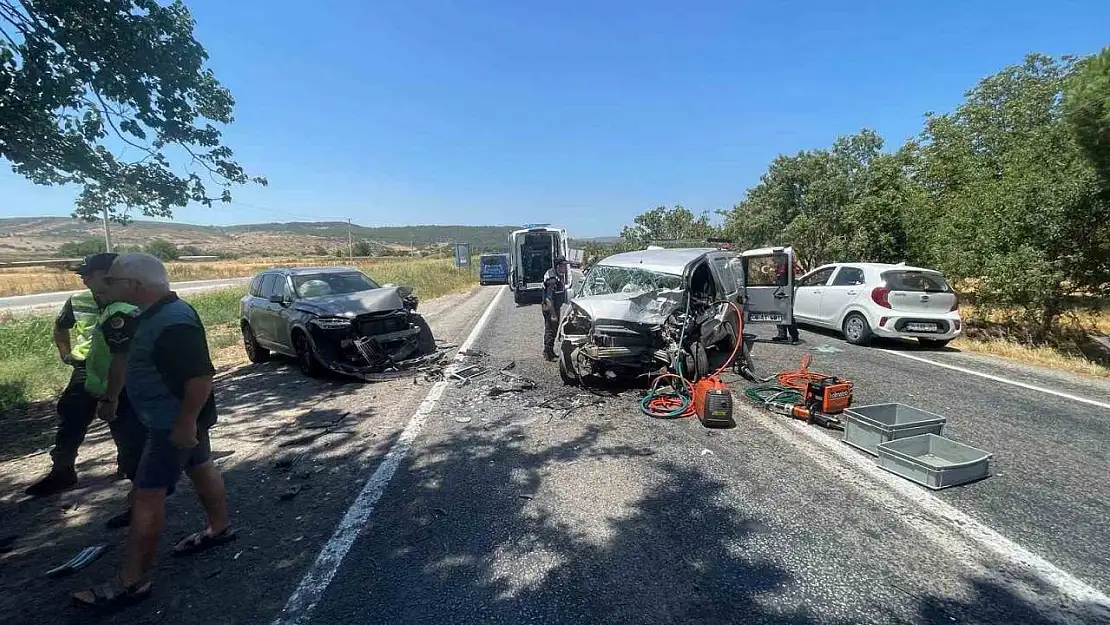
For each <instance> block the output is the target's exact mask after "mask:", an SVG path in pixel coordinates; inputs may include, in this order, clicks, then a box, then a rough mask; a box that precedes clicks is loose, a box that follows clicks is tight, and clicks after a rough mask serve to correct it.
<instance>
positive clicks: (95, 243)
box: [58, 237, 105, 258]
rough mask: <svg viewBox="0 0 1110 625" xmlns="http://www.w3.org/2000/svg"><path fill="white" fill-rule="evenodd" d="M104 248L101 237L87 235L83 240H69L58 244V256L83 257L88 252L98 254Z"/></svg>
mask: <svg viewBox="0 0 1110 625" xmlns="http://www.w3.org/2000/svg"><path fill="white" fill-rule="evenodd" d="M104 249H105V246H104V239H103V238H102V237H89V238H88V239H85V240H84V241H70V242H69V243H63V244H61V245H60V246H58V256H61V257H63V258H83V257H85V256H88V255H89V254H99V253H100V252H103V251H104Z"/></svg>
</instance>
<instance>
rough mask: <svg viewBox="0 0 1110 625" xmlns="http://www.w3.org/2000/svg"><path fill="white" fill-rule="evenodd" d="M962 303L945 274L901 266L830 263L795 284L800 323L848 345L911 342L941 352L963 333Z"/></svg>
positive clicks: (796, 309)
mask: <svg viewBox="0 0 1110 625" xmlns="http://www.w3.org/2000/svg"><path fill="white" fill-rule="evenodd" d="M959 307H960V300H959V297H958V296H957V294H956V292H955V291H953V290H952V287H951V286H949V284H948V281H947V280H945V279H944V275H943V274H942V273H941V272H939V271H936V270H933V269H923V268H921V267H910V266H907V265H905V264H898V265H889V264H882V263H834V264H830V265H822V266H821V267H818V268H817V269H814V270H813V271H811V272H809V273H807V274H806V275H804V276H802V277H801V278H799V279H798V282H797V289H796V291H795V294H794V318H795V319H796V320H797V321H798V323H801V324H805V325H811V326H818V327H822V328H829V329H833V330H839V331H841V332H843V333H844V337H845V338H846V339H847V340H848V342H849V343H852V344H855V345H865V344H867V343H868V342H870V340H871V338H872V337H875V336H880V337H886V338H912V339H917V341H918V342H919V343H921V345H922V346H924V347H932V348H940V347H944V346H945V345H947V344H948V342H949V341H951V340H952V339H954V338H956V337H957V336H959V334H960V332H961V330H962V325H963V324H962V323H961V320H960V312H959Z"/></svg>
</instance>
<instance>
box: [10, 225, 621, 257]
mask: <svg viewBox="0 0 1110 625" xmlns="http://www.w3.org/2000/svg"><path fill="white" fill-rule="evenodd" d="M517 228H520V226H452V225H445V226H439V225H431V226H387V227H377V228H375V227H369V226H360V225H357V224H354V225H352V226H351V236H352V237H353V238H354V240H355V241H367V242H369V243H372V244H375V245H377V246H383V247H389V248H394V249H405V248H408V247H409V246H415V247H417V248H425V247H428V246H432V245H436V244H450V243H454V242H459V243H470V246H471V249H472V250H473V251H475V252H478V251H503V250H504V249H505V245H506V239H507V238H508V234H509V233H510V232H512V231H513V230H515V229H517ZM103 232H104V231H103V227H102V226H101V224H100V222H86V221H80V220H76V219H70V218H68V217H6V218H0V260H19V259H38V258H49V257H52V256H55V255H56V253H57V250H58V248H59V247H60V246H61V245H62V244H64V243H69V242H74V241H82V240H84V239H88V238H92V237H101V236H103ZM152 239H165V240H167V241H170V242H171V243H174V244H175V245H177V246H178V247H185V246H191V247H193V248H197V249H200V250H203V251H205V252H207V253H212V254H231V255H238V256H289V255H302V254H311V253H315V252H319V251H324V252H326V253H329V254H330V253H333V252H334V251H335V250H336V249H344V250H345V249H346V247H347V223H346V222H335V221H319V222H288V223H277V222H275V223H263V224H246V225H238V226H198V225H194V224H186V223H179V222H165V221H149V220H137V221H133V222H131V223H130V224H128V225H126V226H121V225H119V224H112V240H113V242H115V243H117V244H118V245H125V246H137V245H145V244H147V243H149V242H150V241H151V240H152ZM607 239H608V238H606V239H599V241H604V240H607Z"/></svg>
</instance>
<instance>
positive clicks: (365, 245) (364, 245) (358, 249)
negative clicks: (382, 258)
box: [352, 241, 374, 256]
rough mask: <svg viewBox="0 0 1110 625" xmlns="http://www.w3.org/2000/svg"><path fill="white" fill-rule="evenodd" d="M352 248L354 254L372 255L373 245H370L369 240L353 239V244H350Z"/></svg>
mask: <svg viewBox="0 0 1110 625" xmlns="http://www.w3.org/2000/svg"><path fill="white" fill-rule="evenodd" d="M352 250H353V251H354V255H355V256H373V255H374V246H373V245H371V244H370V242H369V241H355V244H354V246H352Z"/></svg>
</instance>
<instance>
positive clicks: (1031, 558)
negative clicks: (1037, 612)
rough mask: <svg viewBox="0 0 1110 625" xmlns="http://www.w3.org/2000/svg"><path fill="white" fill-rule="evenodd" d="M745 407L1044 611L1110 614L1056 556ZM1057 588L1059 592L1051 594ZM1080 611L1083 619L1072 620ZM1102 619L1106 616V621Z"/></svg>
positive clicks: (800, 428) (808, 430)
mask: <svg viewBox="0 0 1110 625" xmlns="http://www.w3.org/2000/svg"><path fill="white" fill-rule="evenodd" d="M736 405H738V406H739V407H740V410H741V412H743V413H744V414H746V415H747V416H748V417H750V418H751V419H752V421H754V422H755V423H756V424H757V425H759V426H761V427H763V428H764V429H766V430H768V431H770V432H771V433H772V434H774V435H775V436H777V437H779V438H781V439H783V440H784V441H786V442H788V443H789V444H790V445H791V446H792V447H793V448H794V449H797V450H799V451H802V452H803V453H805V454H806V455H807V456H809V457H810V458H811V459H813V460H814V461H815V462H817V464H819V465H821V467H822V468H823V469H825V470H827V471H829V472H830V474H832V475H836V476H837V478H838V479H840V480H842V481H845V482H848V483H851V484H852V485H853V486H855V487H856V488H858V490H859V492H860V493H861V494H862V495H863V496H865V497H867V498H869V499H871V500H872V501H874V502H875V503H876V504H878V505H880V506H882V507H883V508H885V509H887V510H890V511H891V512H892V513H894V514H895V516H896V517H897V518H898V519H900V520H901V521H903V522H904V523H906V524H907V525H908V526H910V527H911V528H913V529H915V530H917V531H918V532H920V533H921V534H922V535H923V536H925V537H926V538H927V539H929V540H930V541H932V542H933V543H934V544H935V545H937V546H938V547H940V548H942V549H944V550H945V551H947V552H949V553H951V554H953V555H954V556H955V558H954V559H953V561H963V562H965V563H967V564H968V565H970V566H971V567H972V568H973V569H975V570H976V573H978V574H979V575H982V576H983V577H984V578H987V579H988V580H989V581H993V582H995V583H998V584H1000V585H1004V586H1007V587H1008V588H1010V589H1011V590H1013V591H1014V592H1015V593H1017V594H1019V595H1020V596H1021V597H1022V598H1023V599H1025V600H1026V601H1028V602H1030V603H1031V604H1032V605H1036V606H1038V607H1039V608H1040V609H1041V610H1042V612H1048V613H1052V612H1056V611H1059V612H1060V613H1061V615H1062V616H1063V617H1064V618H1063V620H1064V622H1067V623H1071V622H1089V621H1085V620H1084V618H1090V617H1091V616H1092V615H1095V614H1097V615H1098V616H1099V617H1100V619H1101V618H1110V597H1107V596H1106V595H1105V594H1103V593H1102V592H1101V591H1099V590H1098V589H1096V588H1094V587H1093V586H1091V585H1089V584H1087V583H1086V582H1083V581H1082V580H1080V579H1078V578H1076V577H1075V576H1073V575H1071V574H1070V573H1068V572H1066V571H1064V570H1062V569H1060V568H1058V567H1057V566H1055V565H1054V564H1052V563H1051V562H1049V561H1047V560H1045V559H1044V558H1042V557H1040V556H1038V555H1037V554H1035V553H1032V552H1031V551H1029V550H1027V549H1025V548H1024V547H1022V546H1021V545H1019V544H1017V543H1015V542H1014V541H1012V540H1010V539H1008V538H1006V537H1005V536H1003V535H1001V534H999V533H998V532H997V531H995V530H993V529H991V528H990V527H988V526H987V525H985V524H983V523H981V522H979V521H977V520H976V519H974V518H972V517H971V516H969V515H967V514H965V513H964V512H961V511H960V510H959V509H957V508H955V507H954V506H952V505H951V504H949V503H947V502H945V501H944V500H942V499H940V498H938V497H937V496H936V495H934V494H933V493H932V492H930V491H927V490H925V489H924V488H921V487H918V486H916V485H914V484H913V483H911V482H907V481H906V480H904V479H903V478H901V477H898V476H896V475H894V474H892V473H888V472H887V471H884V470H883V469H880V468H879V466H878V465H877V464H876V463H875V460H874V459H872V458H870V457H865V456H864V455H863V454H861V453H858V452H857V451H855V450H854V449H853V448H851V447H849V446H848V445H846V444H844V443H843V442H842V441H840V440H839V439H837V438H833V437H831V436H828V435H827V434H825V433H824V432H821V431H819V430H818V429H817V428H815V427H814V426H812V425H808V424H805V423H802V422H801V421H797V420H792V419H786V418H776V417H775V416H774V415H772V414H771V413H770V412H767V411H765V410H759V409H757V408H754V407H750V406H746V405H743V404H741V403H740V400H739V399H737V400H736ZM1049 587H1051V588H1053V589H1055V590H1056V592H1057V593H1058V596H1057V597H1052V596H1046V594H1047V593H1046V592H1045V590H1046V589H1047V588H1049ZM1074 619H1078V621H1076V620H1074ZM1100 622H1101V621H1100Z"/></svg>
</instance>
